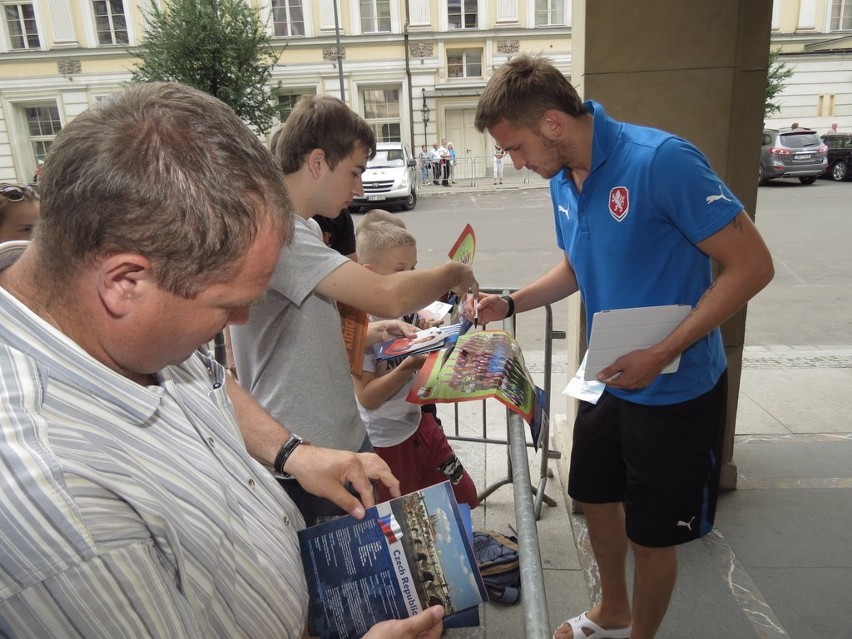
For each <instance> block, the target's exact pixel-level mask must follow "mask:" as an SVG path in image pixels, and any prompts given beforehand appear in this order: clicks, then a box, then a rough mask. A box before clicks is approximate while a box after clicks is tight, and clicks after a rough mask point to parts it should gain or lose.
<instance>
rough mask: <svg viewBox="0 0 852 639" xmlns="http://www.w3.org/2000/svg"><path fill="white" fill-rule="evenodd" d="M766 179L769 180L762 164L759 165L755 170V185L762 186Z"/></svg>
mask: <svg viewBox="0 0 852 639" xmlns="http://www.w3.org/2000/svg"><path fill="white" fill-rule="evenodd" d="M768 181H769V180H767V179H766V174H765V173H764V172H763V165H761V166H760V168H759V169H758V170H757V185H758V186H763V185H765V184H766V183H767V182H768Z"/></svg>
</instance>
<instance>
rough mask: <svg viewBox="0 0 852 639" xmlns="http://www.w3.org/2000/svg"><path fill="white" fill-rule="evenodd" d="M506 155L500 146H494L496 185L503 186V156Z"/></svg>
mask: <svg viewBox="0 0 852 639" xmlns="http://www.w3.org/2000/svg"><path fill="white" fill-rule="evenodd" d="M504 155H506V154H505V153H504V152H503V149H502V148H501V147H500V145H499V144H495V145H494V184H503V156H504Z"/></svg>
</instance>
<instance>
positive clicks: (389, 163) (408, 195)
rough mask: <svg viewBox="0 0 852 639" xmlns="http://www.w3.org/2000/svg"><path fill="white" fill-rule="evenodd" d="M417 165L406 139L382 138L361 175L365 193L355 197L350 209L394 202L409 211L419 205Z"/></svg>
mask: <svg viewBox="0 0 852 639" xmlns="http://www.w3.org/2000/svg"><path fill="white" fill-rule="evenodd" d="M416 166H417V161H416V160H415V159H414V158H413V157H412V155H411V151H410V150H409V148H408V145H407V144H406V143H405V142H379V143H378V144H376V155H375V157H374V158H373V159H372V160H370V161H369V162H367V170H366V171H364V174H363V175H362V176H361V181H362V183H363V184H364V195H363V197H356V198H354V200H353V201H352V205H351V206H350V207H349V208H350V210H353V211H357V210H359V209H363V208H374V207H379V208H384V207H385V206H388V205H394V206H401V207H402V209H403V210H405V211H410V210H411V209H413V208H414V207H415V206H416V205H417V180H416V179H415V172H416V170H417V169H416V168H415V167H416Z"/></svg>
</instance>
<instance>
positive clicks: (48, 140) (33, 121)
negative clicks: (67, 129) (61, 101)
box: [23, 103, 62, 164]
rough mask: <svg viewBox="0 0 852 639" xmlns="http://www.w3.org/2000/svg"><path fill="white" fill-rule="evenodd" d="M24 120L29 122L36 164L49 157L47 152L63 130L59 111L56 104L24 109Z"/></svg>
mask: <svg viewBox="0 0 852 639" xmlns="http://www.w3.org/2000/svg"><path fill="white" fill-rule="evenodd" d="M23 112H24V118H25V119H26V121H27V133H28V134H29V141H30V146H31V147H32V150H33V159H35V161H36V164H38V163H39V162H41V161H42V160H44V158H45V157H47V150H48V149H49V148H50V145H51V144H53V139H54V138H55V137H56V135H57V134H58V133H59V132H60V131H61V130H62V122H61V121H60V119H59V109H58V108H57V107H56V103H53V104H43V105H37V106H25V107H23Z"/></svg>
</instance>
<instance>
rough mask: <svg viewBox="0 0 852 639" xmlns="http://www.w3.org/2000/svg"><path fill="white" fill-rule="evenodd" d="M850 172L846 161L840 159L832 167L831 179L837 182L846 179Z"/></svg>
mask: <svg viewBox="0 0 852 639" xmlns="http://www.w3.org/2000/svg"><path fill="white" fill-rule="evenodd" d="M847 174H848V170H847V168H846V162H844V161H843V160H838V161H837V162H835V163H834V164H833V165H832V167H831V179H832V180H834V181H835V182H842V181H843V180H845V179H846V176H847Z"/></svg>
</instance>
